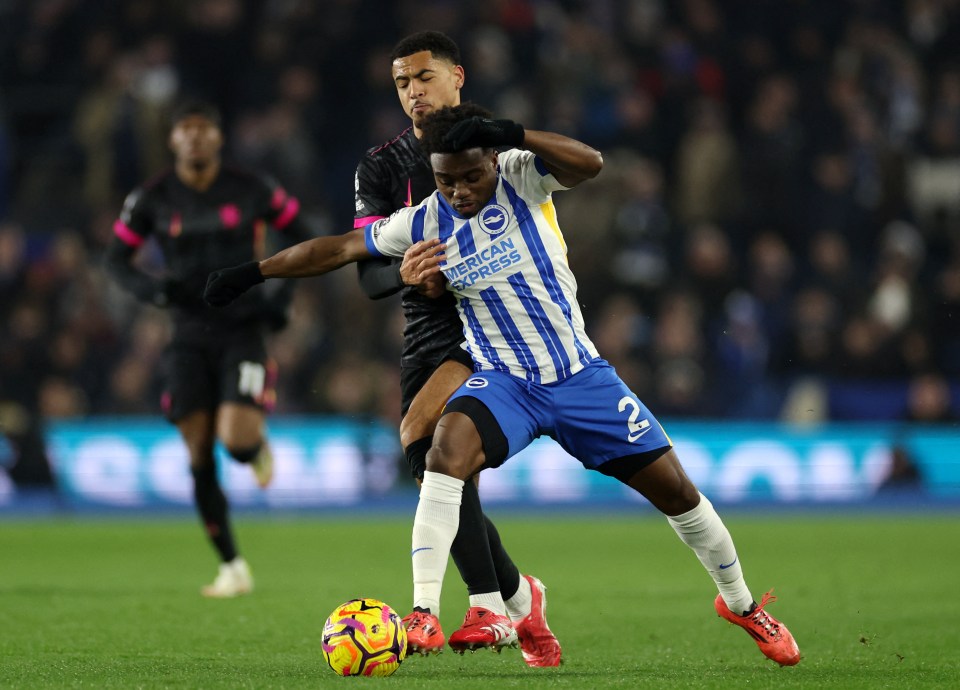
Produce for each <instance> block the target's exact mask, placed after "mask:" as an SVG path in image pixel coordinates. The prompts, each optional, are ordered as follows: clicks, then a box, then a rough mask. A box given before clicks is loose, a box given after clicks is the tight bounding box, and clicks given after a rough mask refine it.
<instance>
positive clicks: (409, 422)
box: [354, 31, 561, 666]
mask: <svg viewBox="0 0 960 690" xmlns="http://www.w3.org/2000/svg"><path fill="white" fill-rule="evenodd" d="M390 59H391V65H392V70H391V71H392V76H393V81H394V84H395V85H396V88H397V94H398V95H399V97H400V103H401V105H402V106H403V109H404V112H406V113H407V115H409V117H410V119H411V120H412V121H413V124H412V126H411V127H408V128H407V129H405V130H404V131H403V132H402V133H401V134H400V135H398V136H397V137H396V138H394V139H393V140H391V141H389V142H387V143H385V144H383V145H382V146H377V147H374V148H372V149H370V150H369V151H368V152H367V154H366V155H365V156H364V157H363V159H362V160H361V161H360V163H359V165H358V166H357V175H356V181H355V190H356V195H355V196H356V215H355V220H354V227H355V228H361V227H364V226H365V225H368V224H370V223H372V222H374V221H376V220H379V219H380V218H384V217H386V216H389V215H390V214H391V213H393V212H394V211H395V210H397V209H398V208H403V207H405V206H416V205H417V204H419V203H420V202H421V201H423V199H425V198H426V197H428V196H429V195H430V194H432V193H433V192H434V191H436V188H437V185H436V182H435V181H434V179H433V171H432V170H431V169H430V161H429V160H428V159H427V157H426V155H425V154H424V153H423V151H422V150H421V148H420V143H419V138H420V136H421V130H420V123H421V122H422V121H423V118H424V117H426V116H427V115H428V114H430V113H432V112H435V111H436V110H439V109H440V108H443V107H446V106H454V105H458V104H459V103H460V89H461V87H462V86H463V82H464V71H463V67H462V66H461V65H460V50H459V48H458V47H457V44H456V43H455V42H454V41H453V40H452V39H450V38H449V37H448V36H446V35H444V34H442V33H440V32H437V31H423V32H419V33H415V34H412V35H410V36H407V37H406V38H404V39H403V40H401V41H400V42H399V43H397V45H396V47H395V48H394V50H393V53H392V54H391V57H390ZM359 272H360V283H361V285H362V286H363V289H364V292H366V294H367V295H368V296H369V297H372V298H374V299H379V298H381V297H385V296H387V295H392V294H395V293H397V292H401V291H402V292H401V294H402V306H403V312H404V316H405V317H406V328H405V329H404V342H403V352H402V355H401V361H400V375H401V385H402V396H403V399H402V401H401V405H402V407H401V411H402V413H403V421H402V422H401V424H400V441H401V443H402V445H403V448H404V453H405V455H406V458H407V461H408V463H409V464H410V469H411V472H412V473H413V476H414V477H415V478H416V480H417V481H418V483H419V481H420V480H421V479H422V478H423V472H424V468H425V463H426V460H425V458H426V454H427V451H428V450H429V448H430V444H431V442H432V439H433V431H434V429H435V428H436V426H437V421H438V420H439V419H440V412H441V410H442V409H443V406H444V404H445V403H446V401H447V399H448V398H449V397H450V395H451V394H452V393H453V392H454V391H455V390H457V388H458V387H459V386H460V385H461V384H462V383H463V382H464V381H466V380H467V377H468V376H470V374H471V373H473V360H472V359H471V358H470V355H469V353H467V351H466V350H465V349H464V348H463V347H462V344H463V326H462V324H461V323H460V318H459V316H457V310H456V303H455V300H454V299H453V296H452V295H451V294H450V293H448V292H446V290H445V289H444V285H443V281H442V280H441V279H440V278H441V277H440V276H434V277H433V278H432V279H431V280H430V281H429V283H428V284H419V281H418V279H417V278H416V276H414V275H412V273H411V272H410V264H408V263H401V261H400V260H399V259H395V260H389V259H372V260H369V261H364V262H361V263H360V264H359ZM451 554H452V556H453V560H454V563H455V564H456V565H457V569H458V570H459V571H460V576H461V577H462V578H463V581H464V582H465V583H466V585H467V591H468V593H469V595H470V608H469V609H468V611H467V615H466V617H465V618H464V621H463V625H462V626H461V627H460V629H458V630H457V631H455V632H454V633H453V634H452V635H451V636H450V640H449V644H450V646H451V647H452V648H453V649H455V650H457V651H463V650H464V649H471V648H477V647H500V646H504V645H508V644H511V643H513V642H515V641H516V639H517V635H519V642H520V646H521V650H522V652H523V658H524V660H525V661H526V662H527V663H528V664H529V665H531V666H556V665H557V664H559V663H560V653H561V650H560V645H559V643H558V642H557V639H556V637H555V636H554V635H553V633H552V632H551V631H550V628H549V627H548V626H547V622H546V618H545V612H546V601H545V598H544V597H545V587H544V586H543V584H542V583H541V582H540V581H539V580H538V579H537V578H535V577H532V576H530V575H524V576H522V577H521V575H520V571H519V570H518V569H517V566H516V565H514V563H513V561H512V560H511V559H510V556H509V555H508V554H507V552H506V550H505V549H504V548H503V545H502V543H501V540H500V535H499V533H498V531H497V528H496V527H495V526H494V524H493V522H491V520H490V519H489V518H488V517H487V516H486V515H484V514H483V511H482V509H481V506H480V497H479V494H478V493H477V486H476V484H475V483H473V482H468V484H467V486H466V487H464V492H463V503H462V507H461V513H460V531H459V534H458V536H457V538H456V539H455V540H454V542H453V547H452V548H451ZM501 598H502V599H503V600H506V602H507V612H508V614H509V618H510V619H511V620H506V619H504V618H503V616H502V615H498V614H494V613H492V612H491V601H498V600H500V599H501ZM511 621H512V623H513V625H511ZM404 623H405V625H406V626H407V628H408V630H407V635H408V639H409V640H410V646H411V649H413V650H414V651H419V652H421V653H427V652H432V651H439V649H441V648H442V646H443V643H444V635H443V632H442V630H441V629H440V626H439V623H438V621H437V620H436V618H435V617H434V618H432V619H427V618H425V617H423V616H419V615H412V616H408V617H407V618H406V619H405V620H404ZM514 627H515V629H516V631H515V632H514V629H513V628H514Z"/></svg>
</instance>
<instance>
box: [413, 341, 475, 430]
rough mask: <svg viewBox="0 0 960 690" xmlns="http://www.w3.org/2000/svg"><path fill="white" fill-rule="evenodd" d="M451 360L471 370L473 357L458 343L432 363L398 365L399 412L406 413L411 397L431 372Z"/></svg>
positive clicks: (417, 391)
mask: <svg viewBox="0 0 960 690" xmlns="http://www.w3.org/2000/svg"><path fill="white" fill-rule="evenodd" d="M450 360H453V361H454V362H460V364H462V365H463V366H465V367H467V368H468V369H469V370H470V371H473V359H472V358H471V357H470V355H469V354H468V353H467V351H466V350H464V349H463V348H462V347H460V345H455V346H453V347H452V348H450V349H449V350H448V351H447V352H446V353H444V355H443V357H441V358H440V359H439V360H438V361H437V362H435V363H433V364H424V365H423V366H416V367H414V366H404V365H403V364H401V365H400V414H401V415H405V414H407V410H409V409H410V405H411V404H412V403H413V399H414V398H415V397H417V393H419V392H420V389H421V388H423V387H424V386H425V385H426V383H427V381H428V380H429V379H430V377H431V376H433V372H435V371H436V370H437V368H438V367H439V366H440V365H441V364H443V363H444V362H447V361H450Z"/></svg>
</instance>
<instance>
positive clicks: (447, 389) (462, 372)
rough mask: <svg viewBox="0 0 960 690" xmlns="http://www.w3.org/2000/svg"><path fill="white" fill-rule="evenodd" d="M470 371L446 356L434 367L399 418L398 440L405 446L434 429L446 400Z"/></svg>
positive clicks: (429, 433)
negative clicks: (400, 419)
mask: <svg viewBox="0 0 960 690" xmlns="http://www.w3.org/2000/svg"><path fill="white" fill-rule="evenodd" d="M471 373H472V369H470V368H468V367H466V366H464V364H462V363H461V362H458V361H456V360H452V359H448V360H446V361H445V362H443V363H442V364H441V365H440V366H439V367H437V368H436V369H435V370H434V371H433V373H432V374H431V375H430V377H429V378H428V379H427V381H426V383H424V384H423V387H421V388H420V390H419V391H418V392H417V394H416V395H415V396H414V398H413V401H412V402H411V404H410V407H409V409H408V410H407V412H406V414H405V415H404V416H403V420H402V421H401V422H400V443H401V444H402V445H403V446H404V447H406V446H408V445H410V444H411V443H412V442H414V441H416V440H418V439H421V438H424V437H426V436H430V435H431V434H432V433H433V432H434V429H436V427H437V422H439V421H440V413H441V412H442V411H443V407H444V405H446V404H447V400H449V399H450V396H451V395H453V393H454V392H455V391H456V390H457V389H458V388H459V387H460V386H461V385H463V382H464V381H466V380H467V378H468V377H469V376H470V374H471Z"/></svg>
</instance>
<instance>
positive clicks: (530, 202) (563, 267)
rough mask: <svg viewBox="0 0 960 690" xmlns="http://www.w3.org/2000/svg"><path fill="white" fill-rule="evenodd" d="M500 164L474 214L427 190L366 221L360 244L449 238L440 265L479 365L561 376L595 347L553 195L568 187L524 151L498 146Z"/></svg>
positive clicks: (526, 375)
mask: <svg viewBox="0 0 960 690" xmlns="http://www.w3.org/2000/svg"><path fill="white" fill-rule="evenodd" d="M499 165H500V170H499V178H500V179H499V180H498V182H497V189H496V193H495V194H494V196H493V197H492V198H491V199H490V201H488V202H487V204H486V205H485V206H484V207H483V209H482V210H481V211H480V213H478V214H477V215H476V216H474V217H473V218H470V219H466V218H464V217H462V216H461V215H460V214H458V213H457V212H456V211H455V210H454V209H453V208H452V207H451V206H450V205H449V204H448V203H447V202H446V200H445V199H444V198H443V197H442V196H441V195H440V193H439V192H434V193H433V194H431V195H430V196H429V197H427V198H426V199H424V201H423V202H422V203H421V204H420V205H419V206H416V207H412V208H403V209H400V210H399V211H397V212H395V213H394V214H393V215H392V216H390V217H389V218H384V219H381V220H378V221H376V222H375V223H372V224H370V225H368V226H366V229H365V233H366V242H367V248H368V249H369V250H370V252H371V253H372V254H374V255H375V256H397V257H402V256H403V253H404V251H406V250H407V249H408V248H409V247H410V246H411V245H412V244H414V243H416V242H419V241H420V240H424V239H433V238H439V239H440V240H441V241H442V242H444V243H446V245H447V249H446V260H445V261H444V262H443V264H441V269H442V270H443V273H444V275H445V276H446V277H447V281H448V284H447V289H448V290H450V291H451V292H453V294H454V295H455V296H456V298H457V307H458V311H459V313H460V319H461V321H463V329H464V335H465V336H466V347H467V350H468V351H469V352H470V355H471V356H472V357H473V361H474V362H475V363H476V365H477V368H478V370H480V371H489V370H494V371H503V372H507V373H509V374H511V375H513V376H516V377H518V378H522V379H525V380H528V381H532V382H534V383H540V384H544V383H553V382H555V381H561V380H563V379H565V378H567V377H569V376H571V375H573V374H575V373H577V372H578V371H580V370H581V369H583V367H584V365H586V364H587V363H588V362H590V361H591V360H593V359H596V358H597V357H599V355H598V353H597V350H596V348H595V347H594V345H593V343H592V342H591V341H590V338H588V337H587V334H586V332H585V331H584V328H583V316H582V315H581V313H580V308H579V307H578V306H577V298H576V295H577V281H576V279H575V278H574V276H573V273H572V272H571V271H570V267H569V266H568V265H567V247H566V243H565V242H564V240H563V235H562V234H561V232H560V227H559V225H558V224H557V214H556V209H555V208H554V205H553V199H552V194H553V192H554V191H557V190H561V189H565V187H563V186H562V185H561V184H560V183H559V182H557V180H556V179H555V178H554V177H553V175H551V174H550V173H549V172H548V171H547V170H546V168H545V167H544V166H543V163H542V161H541V160H540V159H539V158H537V157H536V156H535V155H534V154H532V153H530V152H529V151H520V150H516V149H513V150H510V151H505V152H503V153H501V154H500V155H499Z"/></svg>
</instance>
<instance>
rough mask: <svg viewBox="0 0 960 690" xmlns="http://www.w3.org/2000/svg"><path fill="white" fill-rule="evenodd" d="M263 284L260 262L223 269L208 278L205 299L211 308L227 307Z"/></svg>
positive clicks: (250, 262) (204, 293)
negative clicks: (256, 286)
mask: <svg viewBox="0 0 960 690" xmlns="http://www.w3.org/2000/svg"><path fill="white" fill-rule="evenodd" d="M262 282H263V274H262V273H261V272H260V263H259V262H258V261H249V262H247V263H245V264H240V265H239V266H232V267H230V268H221V269H220V270H219V271H214V272H213V273H211V274H210V275H209V276H207V287H206V288H205V289H204V291H203V299H204V301H205V302H206V303H207V304H209V305H210V306H211V307H225V306H227V305H228V304H230V303H231V302H232V301H233V300H235V299H237V297H239V296H240V295H242V294H243V293H244V292H246V291H247V290H249V289H250V288H252V287H253V286H254V285H259V284H260V283H262Z"/></svg>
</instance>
